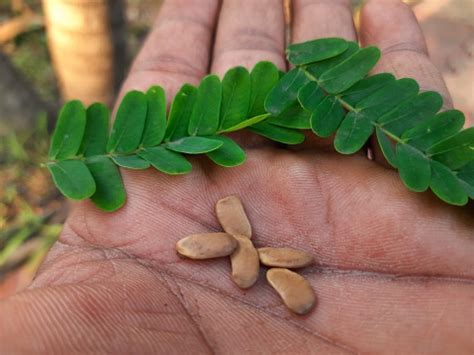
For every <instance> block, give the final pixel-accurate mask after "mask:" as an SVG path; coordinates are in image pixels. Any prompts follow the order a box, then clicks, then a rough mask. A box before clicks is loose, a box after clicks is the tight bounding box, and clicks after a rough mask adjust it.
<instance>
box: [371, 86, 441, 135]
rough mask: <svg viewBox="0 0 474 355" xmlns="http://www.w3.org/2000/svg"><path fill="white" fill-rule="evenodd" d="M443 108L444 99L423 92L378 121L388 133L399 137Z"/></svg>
mask: <svg viewBox="0 0 474 355" xmlns="http://www.w3.org/2000/svg"><path fill="white" fill-rule="evenodd" d="M441 106H443V98H442V97H441V95H440V94H438V93H437V92H433V91H427V92H423V93H421V94H419V95H417V96H414V97H413V98H411V99H409V100H407V101H405V102H402V103H401V104H400V105H399V106H397V107H396V108H395V109H393V110H392V111H390V112H389V113H387V114H385V115H384V116H382V117H380V118H379V119H378V122H379V123H380V125H381V126H383V127H384V128H385V129H387V130H388V131H390V132H392V133H393V134H395V135H397V136H399V135H401V134H402V133H403V132H404V131H405V130H407V129H410V128H413V127H415V126H416V125H417V124H418V123H420V122H422V121H423V120H424V119H426V118H429V117H431V116H433V115H434V114H435V113H436V112H438V110H439V109H440V108H441Z"/></svg>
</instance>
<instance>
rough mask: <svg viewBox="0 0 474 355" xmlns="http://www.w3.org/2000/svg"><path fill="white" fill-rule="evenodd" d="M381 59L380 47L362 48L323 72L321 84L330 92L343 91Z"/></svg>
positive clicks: (362, 76) (320, 79)
mask: <svg viewBox="0 0 474 355" xmlns="http://www.w3.org/2000/svg"><path fill="white" fill-rule="evenodd" d="M379 59H380V50H379V49H378V48H376V47H366V48H362V49H361V50H359V51H357V52H356V53H354V54H353V55H352V56H350V57H349V58H348V59H346V60H345V61H343V62H342V63H340V64H338V65H336V66H335V67H334V68H331V69H329V70H328V71H326V72H325V73H324V74H322V75H321V77H320V78H319V85H321V86H322V87H323V88H324V89H325V90H326V91H327V92H328V93H330V94H338V93H340V92H343V91H344V90H347V89H349V88H350V87H351V86H352V85H354V84H355V83H357V82H358V81H359V80H361V79H362V78H364V77H365V76H366V75H367V74H368V73H369V71H370V70H371V69H372V68H373V67H374V66H375V64H377V62H378V60H379Z"/></svg>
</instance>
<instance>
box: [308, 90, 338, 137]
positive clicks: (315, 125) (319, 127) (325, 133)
mask: <svg viewBox="0 0 474 355" xmlns="http://www.w3.org/2000/svg"><path fill="white" fill-rule="evenodd" d="M344 116H345V111H344V109H343V108H342V106H341V104H340V103H339V101H338V100H337V99H336V98H335V97H333V96H326V97H325V98H324V100H323V101H321V103H320V104H319V105H318V107H316V110H314V112H313V114H312V115H311V129H312V130H313V132H314V133H316V134H317V135H318V136H320V137H329V136H330V135H331V134H333V133H334V132H335V131H336V130H337V128H338V127H339V125H340V123H341V121H342V119H343V118H344Z"/></svg>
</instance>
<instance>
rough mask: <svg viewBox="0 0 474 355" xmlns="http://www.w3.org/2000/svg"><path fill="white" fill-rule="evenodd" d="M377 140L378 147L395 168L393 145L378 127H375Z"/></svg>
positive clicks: (395, 156) (395, 160)
mask: <svg viewBox="0 0 474 355" xmlns="http://www.w3.org/2000/svg"><path fill="white" fill-rule="evenodd" d="M375 132H376V135H377V140H378V142H379V146H380V149H381V151H382V154H383V155H384V157H385V159H386V160H387V162H388V163H389V164H390V165H391V166H392V167H394V168H397V166H398V162H397V155H396V153H395V147H394V145H393V144H392V142H391V141H390V139H389V138H388V136H387V135H386V134H385V133H384V132H383V130H382V129H381V128H379V127H377V128H376V129H375Z"/></svg>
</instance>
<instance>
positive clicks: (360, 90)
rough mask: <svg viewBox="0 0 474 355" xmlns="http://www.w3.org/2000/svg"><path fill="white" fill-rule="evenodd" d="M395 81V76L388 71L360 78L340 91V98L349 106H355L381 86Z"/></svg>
mask: <svg viewBox="0 0 474 355" xmlns="http://www.w3.org/2000/svg"><path fill="white" fill-rule="evenodd" d="M392 82H395V77H394V76H393V75H392V74H389V73H380V74H375V75H373V76H369V77H367V78H364V79H362V80H361V81H359V82H358V83H356V84H354V85H353V86H351V87H350V88H349V89H347V90H346V91H344V92H342V93H341V97H342V99H343V100H344V101H345V102H347V103H348V104H349V105H351V106H356V105H357V104H358V103H359V102H361V101H362V100H364V99H366V98H367V97H369V96H370V95H372V94H373V93H375V92H376V91H378V90H379V89H381V88H382V87H384V86H386V85H387V84H389V83H392Z"/></svg>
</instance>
